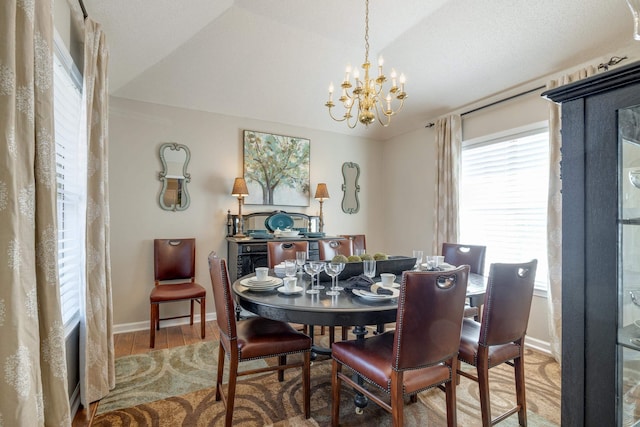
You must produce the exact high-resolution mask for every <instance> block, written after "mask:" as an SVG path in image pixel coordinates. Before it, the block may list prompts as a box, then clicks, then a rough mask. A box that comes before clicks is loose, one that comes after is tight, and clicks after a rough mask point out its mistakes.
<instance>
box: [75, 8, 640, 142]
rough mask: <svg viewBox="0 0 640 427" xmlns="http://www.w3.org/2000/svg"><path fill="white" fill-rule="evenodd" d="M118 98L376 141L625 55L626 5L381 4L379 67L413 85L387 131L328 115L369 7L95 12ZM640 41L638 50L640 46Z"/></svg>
mask: <svg viewBox="0 0 640 427" xmlns="http://www.w3.org/2000/svg"><path fill="white" fill-rule="evenodd" d="M84 4H85V6H86V8H87V11H88V13H89V15H90V16H91V17H92V18H93V19H94V20H96V21H98V22H100V23H101V24H102V25H103V27H104V29H105V32H106V34H107V40H108V43H109V46H110V52H111V57H110V64H109V69H110V91H111V93H112V95H115V96H119V97H124V98H130V99H135V100H140V101H146V102H152V103H159V104H166V105H172V106H178V107H184V108H191V109H197V110H203V111H209V112H215V113H221V114H227V115H232V116H239V117H250V118H254V119H260V120H266V121H272V122H278V123H285V124H290V125H295V126H301V127H307V128H313V129H320V130H326V131H330V132H340V133H347V134H353V135H358V136H367V137H370V138H375V139H389V138H392V137H394V136H397V135H399V134H402V133H405V132H408V131H411V130H414V129H417V128H420V127H423V126H424V125H425V124H427V123H428V122H429V121H430V120H433V119H434V118H436V117H438V116H440V115H442V114H445V113H447V112H449V111H452V110H455V109H458V108H461V107H463V106H466V105H470V104H472V103H474V102H476V101H478V100H481V99H485V98H488V97H491V96H492V95H494V94H496V93H500V92H503V91H505V90H508V89H509V88H514V87H517V86H521V85H523V84H525V85H526V84H527V83H528V82H532V81H535V80H536V79H539V78H540V77H543V76H546V75H549V74H552V73H557V72H560V71H562V70H565V69H568V68H571V67H572V66H575V65H576V64H580V63H583V62H585V61H589V60H592V59H594V58H600V57H603V56H605V55H610V54H611V53H612V52H614V51H617V50H620V49H621V48H623V50H622V51H621V53H622V54H624V48H627V47H628V49H634V48H635V49H637V47H636V45H635V44H634V42H633V40H632V30H633V23H632V19H631V13H630V11H629V9H628V7H627V5H626V2H625V0H606V1H603V0H561V1H558V0H536V1H531V0H482V1H478V0H371V1H370V6H369V8H370V17H369V27H370V29H369V42H370V55H369V56H370V60H371V62H372V63H375V62H376V58H377V57H378V55H380V54H381V55H383V57H384V60H385V71H386V73H387V75H388V74H389V72H390V69H391V67H393V68H395V69H396V70H398V71H399V72H400V71H401V72H403V73H404V74H405V75H406V77H407V84H406V91H407V93H408V95H409V96H408V99H407V101H406V103H405V106H404V109H403V111H402V112H401V113H400V114H398V115H397V116H396V117H394V119H393V123H392V124H391V126H389V127H388V128H383V127H381V126H379V125H378V124H376V123H374V124H372V125H369V126H368V127H365V126H363V125H360V124H359V125H358V126H357V127H356V129H353V130H352V129H348V128H347V126H346V125H345V124H344V123H336V122H334V121H332V120H331V119H330V118H329V116H328V114H327V111H326V108H325V107H324V103H325V102H326V99H327V96H328V93H327V90H328V86H329V83H330V82H333V83H334V85H335V86H339V82H340V80H341V79H342V78H343V76H344V70H345V66H346V65H347V64H351V65H353V66H359V65H360V64H361V63H362V62H363V60H364V0H322V1H318V0H215V1H212V0H109V1H104V0H84ZM635 43H640V42H635Z"/></svg>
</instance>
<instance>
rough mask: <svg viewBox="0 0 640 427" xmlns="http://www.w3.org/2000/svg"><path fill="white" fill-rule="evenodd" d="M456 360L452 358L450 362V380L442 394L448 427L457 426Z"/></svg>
mask: <svg viewBox="0 0 640 427" xmlns="http://www.w3.org/2000/svg"><path fill="white" fill-rule="evenodd" d="M458 364H459V362H458V358H457V357H454V359H453V360H452V362H451V365H452V369H451V380H450V381H449V382H448V383H446V384H445V386H444V392H445V396H446V400H447V403H446V404H447V426H448V427H456V426H457V425H458V420H457V418H458V414H457V408H456V399H457V397H456V377H458V375H457V373H456V366H458Z"/></svg>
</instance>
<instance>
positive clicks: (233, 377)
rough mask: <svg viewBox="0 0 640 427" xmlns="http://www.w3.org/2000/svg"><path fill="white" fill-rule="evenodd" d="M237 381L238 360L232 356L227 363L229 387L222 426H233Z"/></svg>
mask: <svg viewBox="0 0 640 427" xmlns="http://www.w3.org/2000/svg"><path fill="white" fill-rule="evenodd" d="M237 380H238V358H237V356H232V357H231V360H230V363H229V386H228V391H227V407H226V408H225V410H226V412H225V417H224V425H225V427H232V424H233V405H234V403H235V399H236V382H237Z"/></svg>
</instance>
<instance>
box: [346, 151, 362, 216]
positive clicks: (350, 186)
mask: <svg viewBox="0 0 640 427" xmlns="http://www.w3.org/2000/svg"><path fill="white" fill-rule="evenodd" d="M348 169H355V170H356V177H355V179H354V180H353V183H350V182H348V181H347V171H348ZM342 177H343V179H344V184H342V191H343V195H342V212H344V213H348V214H355V213H358V211H359V210H360V200H359V199H358V193H359V192H360V185H359V184H358V179H359V178H360V166H359V165H358V164H357V163H353V162H345V163H343V164H342ZM351 191H353V194H350V192H351ZM351 197H353V199H354V200H355V206H352V205H351V204H349V205H347V199H348V198H349V202H350V201H351V200H350V198H351Z"/></svg>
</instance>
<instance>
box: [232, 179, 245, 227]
mask: <svg viewBox="0 0 640 427" xmlns="http://www.w3.org/2000/svg"><path fill="white" fill-rule="evenodd" d="M231 195H232V196H235V197H237V198H238V230H237V232H236V234H234V235H233V236H234V237H246V236H245V235H244V233H243V221H242V201H243V200H244V197H245V196H248V195H249V190H248V189H247V183H246V182H245V180H244V178H236V180H235V181H234V182H233V190H231Z"/></svg>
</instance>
